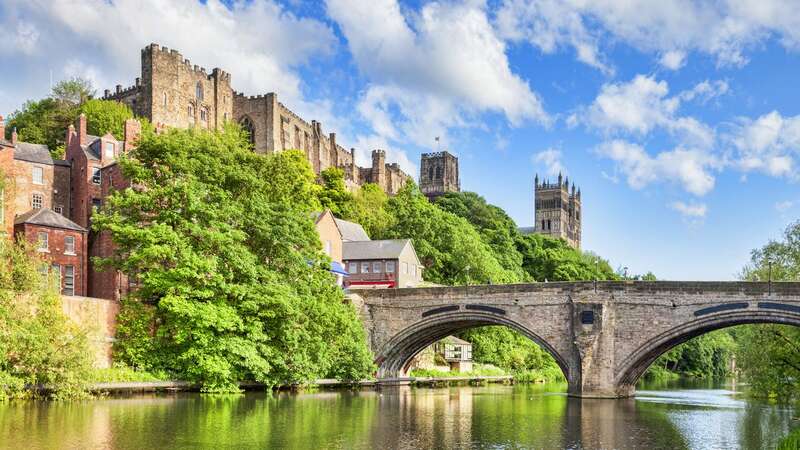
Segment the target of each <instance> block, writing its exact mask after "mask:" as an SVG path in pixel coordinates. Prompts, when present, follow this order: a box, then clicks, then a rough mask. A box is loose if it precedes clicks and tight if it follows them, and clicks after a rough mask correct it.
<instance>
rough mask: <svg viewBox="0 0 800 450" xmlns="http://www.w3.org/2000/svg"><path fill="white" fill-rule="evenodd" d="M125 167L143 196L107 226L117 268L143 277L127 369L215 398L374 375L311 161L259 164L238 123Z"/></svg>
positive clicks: (132, 312) (130, 197)
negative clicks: (324, 239)
mask: <svg viewBox="0 0 800 450" xmlns="http://www.w3.org/2000/svg"><path fill="white" fill-rule="evenodd" d="M120 164H121V167H122V169H123V173H124V174H125V176H126V177H127V178H128V179H130V180H131V181H132V183H133V186H135V187H136V188H134V189H126V190H124V191H119V192H115V193H114V194H112V196H111V197H110V198H109V199H108V201H107V203H106V208H105V209H104V210H102V211H100V212H99V213H98V214H97V215H95V216H94V217H93V222H94V227H95V229H96V230H97V231H102V230H105V231H108V232H110V233H111V236H112V238H113V240H114V242H115V244H116V245H117V248H118V253H117V254H116V255H115V256H114V257H113V258H110V259H109V260H106V261H104V264H108V265H112V266H114V267H115V268H117V269H119V270H121V271H122V272H123V273H126V274H130V275H135V276H137V278H138V283H139V288H138V289H137V291H136V292H135V294H134V295H133V296H132V298H131V299H129V300H128V301H126V302H124V303H123V304H122V312H121V314H120V328H119V339H118V341H117V344H116V345H115V350H116V351H117V355H118V357H119V358H120V359H121V360H122V362H124V363H126V364H128V365H129V366H131V367H133V368H135V369H142V370H148V371H160V372H166V373H169V374H173V375H175V376H176V377H178V378H180V379H184V380H187V381H193V382H198V383H200V384H202V386H203V389H204V390H205V391H235V390H237V389H238V387H237V383H238V382H239V381H256V382H261V383H265V384H267V385H277V384H283V383H293V382H306V381H311V380H314V379H316V378H321V377H324V376H335V377H337V378H340V379H360V378H363V377H366V376H368V375H369V374H370V373H371V371H372V362H371V355H370V353H369V350H368V349H367V347H366V342H365V336H364V331H363V328H362V327H361V324H360V323H359V321H358V318H357V316H356V312H355V309H354V308H353V307H352V305H350V304H349V303H347V302H346V301H345V300H344V297H343V294H342V292H341V290H340V289H339V288H338V287H337V286H336V284H335V282H334V278H333V277H332V276H331V275H330V273H329V272H328V271H327V270H326V268H327V265H328V264H329V260H328V259H327V257H326V256H325V255H324V254H323V253H322V251H321V244H320V242H319V238H318V236H317V235H316V232H315V230H314V226H313V221H312V219H311V213H312V212H313V211H315V210H319V208H320V205H319V202H318V200H317V193H318V189H319V187H318V186H317V185H316V184H314V180H315V177H314V174H313V172H312V171H311V168H310V166H309V165H308V162H307V161H306V159H305V156H304V155H303V154H302V153H301V152H298V151H286V152H281V153H279V154H277V155H274V156H268V157H266V156H262V155H257V154H254V153H253V152H251V151H248V149H247V142H246V139H245V138H244V135H243V133H242V132H241V130H239V129H238V128H237V127H235V126H233V125H230V126H228V127H226V128H225V130H224V131H220V132H208V131H202V130H170V131H169V132H167V133H165V134H161V135H154V134H153V133H150V132H146V133H143V136H142V138H141V140H140V142H139V144H138V147H137V148H136V149H135V150H134V151H133V152H132V153H131V154H130V155H129V156H127V157H123V158H121V160H120ZM136 274H138V275H136Z"/></svg>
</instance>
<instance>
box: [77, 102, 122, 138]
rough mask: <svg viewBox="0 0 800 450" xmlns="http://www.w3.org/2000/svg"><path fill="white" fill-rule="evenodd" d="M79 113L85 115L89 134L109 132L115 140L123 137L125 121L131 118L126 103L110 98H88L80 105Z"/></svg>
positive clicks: (99, 134)
mask: <svg viewBox="0 0 800 450" xmlns="http://www.w3.org/2000/svg"><path fill="white" fill-rule="evenodd" d="M79 113H82V114H85V115H86V128H87V132H88V133H89V134H93V135H95V136H103V135H105V134H106V133H111V134H113V135H114V137H115V138H117V140H122V139H123V138H124V130H125V121H126V120H128V119H132V118H133V111H131V109H130V108H129V107H128V105H126V104H124V103H119V102H115V101H111V100H96V99H92V100H89V101H87V102H85V103H83V104H82V105H81V106H80V109H79ZM76 118H77V116H76Z"/></svg>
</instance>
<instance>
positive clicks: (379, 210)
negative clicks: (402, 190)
mask: <svg viewBox="0 0 800 450" xmlns="http://www.w3.org/2000/svg"><path fill="white" fill-rule="evenodd" d="M353 204H354V207H353V208H352V212H351V213H350V215H347V214H345V217H344V219H347V220H352V221H354V222H356V223H359V224H361V226H362V227H364V230H366V232H367V234H368V235H369V236H385V235H387V233H388V230H389V229H391V228H392V227H393V226H394V217H393V216H392V215H391V213H389V211H388V210H387V206H388V204H389V196H388V195H386V193H385V192H383V189H381V187H380V186H378V185H377V184H374V183H367V184H365V185H363V186H361V189H359V190H358V191H357V192H356V194H355V195H354V196H353Z"/></svg>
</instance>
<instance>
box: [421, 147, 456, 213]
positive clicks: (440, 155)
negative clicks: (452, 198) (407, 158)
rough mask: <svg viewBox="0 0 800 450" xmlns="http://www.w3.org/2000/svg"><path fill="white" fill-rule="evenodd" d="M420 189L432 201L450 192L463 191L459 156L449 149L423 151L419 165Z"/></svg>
mask: <svg viewBox="0 0 800 450" xmlns="http://www.w3.org/2000/svg"><path fill="white" fill-rule="evenodd" d="M419 189H420V191H422V193H423V194H425V195H426V196H427V197H428V199H429V200H431V201H433V200H435V199H436V198H437V197H439V196H441V195H444V194H446V193H448V192H461V181H459V178H458V158H457V157H456V156H455V155H452V154H450V152H447V151H442V152H436V153H423V154H422V159H421V161H420V167H419Z"/></svg>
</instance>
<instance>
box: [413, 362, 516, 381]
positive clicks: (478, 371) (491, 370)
mask: <svg viewBox="0 0 800 450" xmlns="http://www.w3.org/2000/svg"><path fill="white" fill-rule="evenodd" d="M500 375H508V373H506V371H504V370H503V369H501V368H499V367H495V366H493V365H491V364H473V369H472V370H471V371H469V372H450V371H443V370H436V369H414V370H412V371H411V376H412V377H417V378H458V377H492V376H500Z"/></svg>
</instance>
